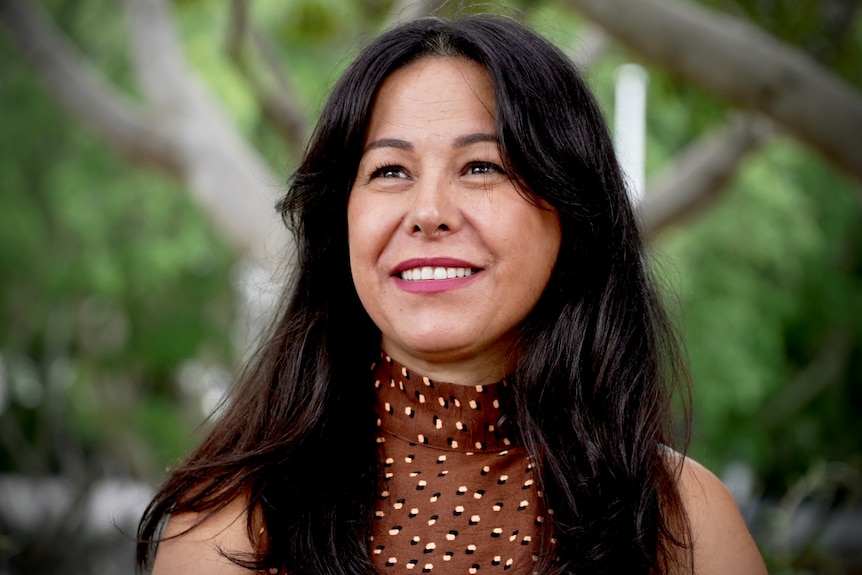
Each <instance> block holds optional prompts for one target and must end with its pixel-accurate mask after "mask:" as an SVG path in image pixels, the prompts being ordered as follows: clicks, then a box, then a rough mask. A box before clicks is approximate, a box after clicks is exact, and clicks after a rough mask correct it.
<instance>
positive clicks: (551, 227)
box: [347, 58, 561, 385]
mask: <svg viewBox="0 0 862 575" xmlns="http://www.w3.org/2000/svg"><path fill="white" fill-rule="evenodd" d="M493 110H494V90H493V87H492V86H491V82H490V79H489V78H488V75H487V73H486V72H485V70H484V69H483V68H482V67H481V66H479V65H478V64H476V63H474V62H471V61H469V60H464V59H455V58H425V59H422V60H419V61H417V62H414V63H412V64H410V65H408V66H405V67H403V68H400V69H399V70H397V71H396V72H394V73H393V74H392V75H390V76H389V77H388V78H387V79H386V80H385V81H384V82H383V84H382V85H381V87H380V90H379V92H378V95H377V98H376V100H375V103H374V107H373V109H372V114H371V121H370V123H369V126H368V130H367V133H366V141H365V150H364V153H363V155H362V159H361V161H360V164H359V170H358V173H357V177H356V180H355V183H354V186H353V189H352V191H351V194H350V200H349V202H348V206H347V229H348V241H349V246H350V265H351V271H352V274H353V281H354V284H355V286H356V291H357V293H358V294H359V298H360V299H361V301H362V304H363V306H364V307H365V310H366V311H367V312H368V314H369V315H370V316H371V319H372V320H373V321H374V323H375V324H376V325H377V327H379V328H380V330H381V332H382V334H383V340H382V347H383V349H385V350H386V351H387V353H389V354H390V355H392V356H393V357H395V358H397V359H398V360H399V361H401V362H402V363H404V364H405V365H407V366H408V367H410V368H412V369H414V370H416V371H418V372H419V373H422V374H423V375H427V376H428V377H431V378H432V379H438V380H444V381H450V382H457V383H461V384H465V385H477V384H485V383H493V382H494V381H498V380H499V379H501V378H502V377H503V376H504V375H505V374H506V372H507V370H508V367H509V366H508V365H507V361H506V359H505V358H506V352H507V348H508V345H509V343H510V341H511V338H512V336H513V334H514V330H515V328H516V327H517V326H518V324H519V323H520V322H521V321H522V320H523V319H524V318H525V317H526V316H527V314H528V313H529V312H530V310H532V309H533V307H534V306H535V305H536V302H537V301H538V299H539V297H540V296H541V294H542V291H543V290H544V288H545V285H547V282H548V279H549V278H550V275H551V271H552V269H553V267H554V263H555V262H556V259H557V253H558V252H559V246H560V239H561V231H560V224H559V219H558V218H557V215H556V213H555V212H554V211H553V210H552V209H551V208H550V207H549V206H546V205H536V204H535V203H533V202H531V201H528V200H527V199H526V198H525V196H524V194H522V193H521V192H520V191H519V190H518V189H517V187H516V186H515V185H514V184H513V182H512V181H511V179H510V178H509V177H508V176H507V175H506V173H505V172H504V170H503V168H502V167H501V166H502V159H501V157H500V152H499V150H498V146H497V142H496V129H495V125H494V116H493ZM423 265H424V266H426V267H429V268H430V267H440V268H443V267H453V268H457V267H461V268H470V269H471V270H474V273H473V275H471V276H469V277H465V278H457V279H447V280H444V281H437V280H420V281H411V282H406V281H403V280H401V279H400V278H399V277H398V275H397V272H399V271H400V270H402V269H403V268H405V267H406V268H417V267H421V266H423Z"/></svg>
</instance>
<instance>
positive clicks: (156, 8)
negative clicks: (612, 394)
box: [0, 0, 862, 575]
mask: <svg viewBox="0 0 862 575" xmlns="http://www.w3.org/2000/svg"><path fill="white" fill-rule="evenodd" d="M475 11H482V12H488V11H491V12H498V13H504V14H508V15H510V16H513V17H515V18H518V19H520V20H522V21H525V22H527V23H528V24H530V25H532V26H534V27H535V28H536V29H538V30H539V31H541V32H542V33H544V34H546V35H548V36H549V37H550V38H552V39H553V40H554V41H555V42H556V43H557V44H558V45H559V46H560V47H561V48H562V49H563V50H565V51H566V52H567V53H569V54H570V55H571V57H572V58H573V59H574V60H575V61H576V62H577V63H578V65H579V66H581V68H582V69H583V70H584V73H585V75H586V77H587V79H588V82H589V84H590V85H591V86H592V88H593V89H594V90H595V92H596V94H597V96H598V98H599V100H600V102H601V104H602V106H603V108H604V109H605V111H606V113H607V115H608V118H609V120H610V121H611V123H613V120H614V109H615V108H614V85H615V81H616V78H617V74H618V70H619V69H620V66H621V65H624V64H632V63H634V64H638V65H639V66H641V67H643V69H644V70H645V71H646V72H647V73H648V83H647V94H646V98H647V100H646V102H647V104H646V156H645V176H646V178H645V181H646V184H645V190H644V196H643V199H642V200H641V201H640V209H641V214H642V217H643V221H644V226H645V229H646V231H647V234H648V238H649V240H648V241H649V249H650V253H651V255H652V257H653V261H654V263H655V266H656V271H657V274H658V276H659V278H660V280H661V283H662V286H663V287H664V288H665V291H666V295H667V299H668V304H669V306H670V309H671V311H672V313H673V314H674V316H675V318H676V320H677V322H678V324H679V326H680V330H681V333H682V336H683V339H684V342H685V345H686V352H687V355H688V358H689V361H690V365H691V371H692V380H693V400H694V425H693V435H692V441H691V446H690V450H689V454H690V455H692V456H693V457H695V458H696V459H698V460H700V461H701V462H703V463H704V464H706V465H707V466H708V467H710V468H711V469H712V470H714V471H715V472H716V473H717V474H719V475H720V476H721V477H722V478H724V479H725V481H726V482H727V483H728V485H729V486H730V488H731V489H732V491H733V493H734V495H735V496H736V497H737V501H738V502H739V503H740V506H741V508H742V509H743V511H744V513H745V516H746V519H747V520H748V521H749V525H750V527H751V529H752V531H753V533H754V535H755V537H756V539H757V541H758V544H759V545H760V548H761V550H762V551H763V553H764V555H765V557H766V559H767V562H768V565H769V567H770V572H771V573H773V574H776V575H777V574H787V575H790V574H794V575H802V574H807V573H818V574H819V573H822V574H831V575H849V574H856V573H862V500H860V496H862V387H860V382H862V305H860V304H862V226H860V223H862V194H860V192H862V92H860V91H862V5H860V2H859V1H858V0H566V1H564V0H559V1H542V0H511V1H509V2H505V3H497V2H482V3H475V4H471V3H467V2H451V1H450V2H439V1H437V2H434V1H430V2H429V1H424V2H423V1H418V2H398V1H396V0H340V1H339V0H173V1H168V0H125V1H119V0H0V19H2V21H3V25H2V26H0V575H13V574H14V575H19V574H47V573H50V574H53V575H64V574H70V575H85V574H86V575H103V574H115V573H131V572H132V570H133V566H132V547H133V545H132V543H131V541H130V540H129V539H128V537H127V536H124V535H123V532H124V531H125V532H126V533H131V532H133V530H134V524H135V521H136V519H137V517H138V514H139V513H140V511H141V509H142V507H143V505H145V503H146V501H147V498H148V497H149V494H150V493H151V490H152V489H153V487H154V486H155V485H157V483H158V482H159V481H160V479H161V478H162V477H163V476H164V472H165V469H166V468H167V467H169V466H170V465H171V464H172V462H175V461H177V460H178V459H179V458H180V457H182V455H183V454H184V453H185V452H186V451H187V450H188V449H189V448H190V446H191V445H193V443H194V441H195V437H196V436H195V433H196V432H195V429H196V428H197V426H199V425H200V424H201V422H202V420H203V418H204V415H205V414H206V413H207V412H208V411H209V410H211V409H212V407H213V406H214V405H215V402H216V401H217V399H218V397H220V395H221V393H222V392H223V391H224V390H225V389H227V388H228V387H229V386H230V385H231V382H232V378H233V374H234V373H235V371H236V368H237V366H238V365H239V364H240V362H241V360H242V356H243V354H244V353H246V351H247V350H248V348H249V345H250V344H251V342H252V341H253V340H254V334H255V333H256V332H257V330H258V329H259V326H260V318H261V317H262V316H265V313H266V310H267V309H270V307H271V305H272V301H273V298H275V297H277V293H278V292H277V289H278V285H279V284H280V282H281V281H282V279H283V277H284V276H285V275H286V274H289V271H290V270H289V261H290V246H289V244H288V243H287V242H286V241H285V240H284V238H283V234H282V233H281V231H280V229H279V227H278V222H277V220H276V219H275V218H274V217H273V205H274V202H275V201H276V199H277V197H278V195H279V194H280V193H281V192H282V191H283V189H284V182H285V181H286V179H287V177H288V175H289V174H290V171H291V169H292V168H293V167H294V166H295V165H296V162H297V158H298V157H299V154H300V153H301V150H302V148H303V145H304V142H305V140H306V138H307V136H308V134H309V132H310V130H311V129H312V127H313V122H314V119H315V118H316V115H317V113H318V111H319V109H320V106H321V103H322V100H323V98H324V97H325V96H326V93H327V91H328V88H329V87H330V86H331V84H332V82H333V81H334V79H335V78H336V77H337V75H338V73H339V71H340V70H342V69H343V67H344V66H345V65H346V63H347V62H348V61H349V60H350V58H351V56H352V55H353V54H355V52H356V50H357V49H358V48H359V47H360V46H361V45H362V44H363V43H364V42H366V41H367V40H368V39H369V38H371V37H373V36H374V35H376V34H377V33H379V31H381V30H382V29H384V28H385V27H386V26H387V25H389V24H391V23H393V22H396V21H399V20H403V19H406V18H410V17H414V16H417V15H422V14H429V13H434V14H440V15H452V14H463V13H468V12H475ZM549 121H553V119H549Z"/></svg>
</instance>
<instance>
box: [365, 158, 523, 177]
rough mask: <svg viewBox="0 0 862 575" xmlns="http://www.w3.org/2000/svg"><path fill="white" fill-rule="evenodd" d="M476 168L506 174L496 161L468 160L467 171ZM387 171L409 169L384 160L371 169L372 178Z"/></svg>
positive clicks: (380, 175)
mask: <svg viewBox="0 0 862 575" xmlns="http://www.w3.org/2000/svg"><path fill="white" fill-rule="evenodd" d="M476 168H480V169H484V170H488V171H492V172H497V173H499V174H502V175H506V171H505V170H504V169H503V168H502V167H501V166H500V165H498V164H495V163H494V162H487V161H480V160H476V161H472V162H467V165H466V166H465V172H467V173H469V172H470V171H471V170H474V169H476ZM386 172H401V173H406V172H407V170H406V169H404V167H402V166H399V165H397V164H390V163H387V162H383V163H381V164H379V165H378V166H376V167H375V168H374V169H373V170H371V178H372V179H373V178H382V177H384V174H385V173H386Z"/></svg>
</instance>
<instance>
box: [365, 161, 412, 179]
mask: <svg viewBox="0 0 862 575" xmlns="http://www.w3.org/2000/svg"><path fill="white" fill-rule="evenodd" d="M406 177H407V170H405V169H404V168H403V167H402V166H397V165H392V164H385V165H382V166H379V167H377V168H374V170H373V171H372V172H371V178H372V179H373V178H406Z"/></svg>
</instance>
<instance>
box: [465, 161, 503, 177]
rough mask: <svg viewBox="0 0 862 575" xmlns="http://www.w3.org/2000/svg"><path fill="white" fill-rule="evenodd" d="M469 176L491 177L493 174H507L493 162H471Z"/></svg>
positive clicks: (468, 166) (468, 169)
mask: <svg viewBox="0 0 862 575" xmlns="http://www.w3.org/2000/svg"><path fill="white" fill-rule="evenodd" d="M466 172H467V175H470V176H490V175H493V174H503V175H505V174H506V171H505V170H504V169H503V168H502V167H501V166H499V165H497V164H495V163H493V162H470V163H469V164H467V170H466Z"/></svg>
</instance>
